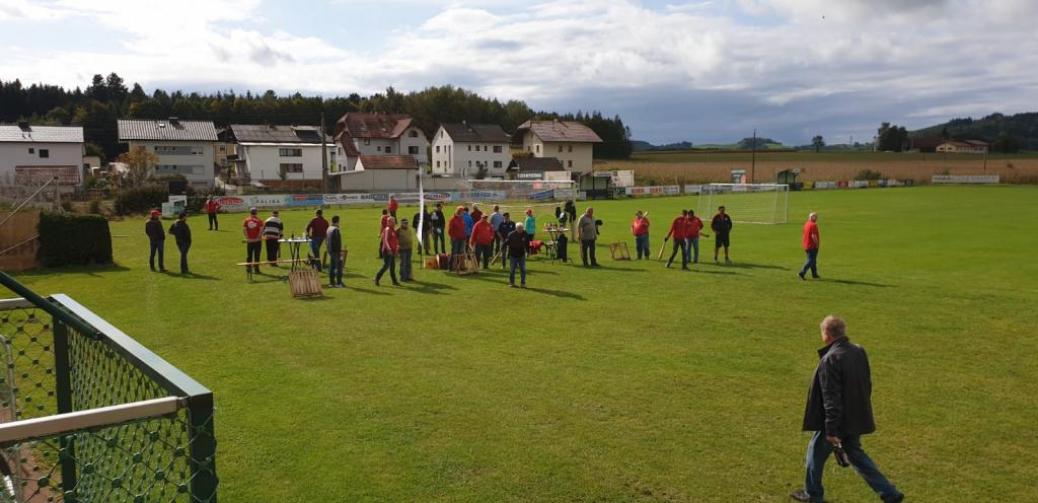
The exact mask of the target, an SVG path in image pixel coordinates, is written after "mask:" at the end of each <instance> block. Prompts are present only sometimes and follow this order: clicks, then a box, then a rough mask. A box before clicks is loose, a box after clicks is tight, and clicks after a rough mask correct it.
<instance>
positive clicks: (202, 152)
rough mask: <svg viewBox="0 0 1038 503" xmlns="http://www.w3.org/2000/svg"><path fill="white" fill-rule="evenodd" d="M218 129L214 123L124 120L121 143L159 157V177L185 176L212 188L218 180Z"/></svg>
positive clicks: (157, 172) (120, 132) (120, 123)
mask: <svg viewBox="0 0 1038 503" xmlns="http://www.w3.org/2000/svg"><path fill="white" fill-rule="evenodd" d="M216 141H217V138H216V127H215V126H214V125H213V123H212V122H210V121H182V120H179V119H177V118H176V117H170V118H169V120H120V121H119V142H120V143H126V144H128V145H129V148H130V149H133V148H136V147H144V148H146V149H148V150H150V151H152V152H154V153H155V155H157V156H158V158H159V161H158V163H157V164H156V165H155V172H154V174H155V175H156V176H169V175H184V178H186V179H187V181H188V182H189V183H190V184H191V185H193V186H199V187H212V186H213V184H214V180H213V179H214V178H215V176H216V175H215V169H214V163H215V157H214V145H215V143H216Z"/></svg>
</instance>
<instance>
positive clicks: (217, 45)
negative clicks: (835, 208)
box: [0, 0, 1038, 144]
mask: <svg viewBox="0 0 1038 503" xmlns="http://www.w3.org/2000/svg"><path fill="white" fill-rule="evenodd" d="M1036 19H1038V0H988V1H983V0H706V1H700V2H689V3H680V2H666V1H642V2H639V1H634V0H599V1H580V0H547V1H543V2H538V1H537V0H528V1H525V2H521V1H513V0H482V1H478V2H477V1H469V0H453V1H451V0H442V1H441V0H379V1H371V0H295V1H283V2H281V1H279V2H275V1H261V0H176V1H171V0H166V1H161V2H153V1H147V0H50V1H31V0H0V49H2V56H0V79H2V80H13V79H14V78H20V79H21V80H22V82H24V83H31V82H46V83H51V84H60V85H63V86H70V87H74V86H83V87H85V86H86V85H88V84H89V81H90V78H91V77H92V76H93V74H95V73H104V74H107V73H109V72H112V71H114V72H116V73H118V74H119V75H120V76H122V77H123V78H124V79H126V81H127V82H128V83H130V82H139V83H141V85H143V86H144V87H145V89H146V90H148V91H149V92H150V91H151V90H153V89H154V88H155V87H162V88H165V89H167V90H173V89H182V90H185V91H195V90H198V91H211V90H217V89H234V90H236V91H242V92H244V91H245V90H252V91H260V92H262V91H264V90H266V89H274V90H275V91H277V92H279V93H292V92H296V91H299V92H302V93H304V94H310V93H319V94H324V95H346V94H349V93H351V92H357V93H360V94H369V93H371V92H376V91H381V90H383V89H385V88H386V87H387V86H394V87H395V88H396V89H398V90H404V91H408V90H418V89H422V88H423V87H426V86H430V85H440V84H454V85H458V86H462V87H465V88H468V89H472V90H474V91H476V92H479V93H480V94H483V95H486V96H493V97H497V98H499V99H502V100H506V99H513V98H515V99H522V100H525V101H526V102H527V103H529V104H530V105H531V106H532V107H534V108H535V109H545V110H556V111H560V112H566V111H577V110H590V109H595V110H601V111H602V112H603V113H605V114H607V115H613V114H620V115H621V116H622V117H623V119H624V121H625V122H626V123H627V124H628V125H629V126H630V128H631V130H632V133H633V137H634V138H635V139H644V140H648V141H652V142H654V143H662V142H674V141H682V140H689V141H692V142H694V143H711V142H730V141H733V140H736V139H738V138H742V137H744V136H749V135H750V133H751V132H752V130H753V128H757V129H758V131H759V134H760V135H762V136H768V137H772V138H775V139H778V140H781V141H784V142H786V143H789V144H802V143H807V142H809V140H810V138H811V137H812V136H813V135H815V134H822V135H824V136H825V137H826V139H827V140H828V141H829V142H830V143H836V142H844V141H847V140H848V139H849V138H850V137H852V136H853V138H854V139H855V140H859V141H868V140H870V139H871V137H872V135H873V134H874V133H875V129H876V127H877V126H878V124H879V122H881V121H884V120H886V121H892V122H895V123H898V124H903V125H906V126H908V127H909V128H910V129H911V128H916V127H922V126H927V125H931V124H934V123H937V122H942V121H944V120H947V119H950V118H953V117H963V116H974V117H980V116H983V115H987V114H989V113H992V112H996V111H998V112H1003V113H1016V112H1023V111H1033V110H1038V71H1036V68H1038V36H1036V34H1035V28H1034V27H1035V22H1036Z"/></svg>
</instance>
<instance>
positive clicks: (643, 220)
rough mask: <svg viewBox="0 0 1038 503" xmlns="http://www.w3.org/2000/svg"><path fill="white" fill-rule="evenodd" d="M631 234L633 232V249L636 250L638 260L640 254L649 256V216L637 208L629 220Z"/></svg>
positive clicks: (640, 256)
mask: <svg viewBox="0 0 1038 503" xmlns="http://www.w3.org/2000/svg"><path fill="white" fill-rule="evenodd" d="M631 234H634V249H635V250H637V252H638V260H641V259H642V256H644V257H645V258H649V217H648V216H647V215H643V214H642V210H638V211H637V212H635V214H634V221H632V222H631Z"/></svg>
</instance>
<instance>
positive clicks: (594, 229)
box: [577, 208, 598, 267]
mask: <svg viewBox="0 0 1038 503" xmlns="http://www.w3.org/2000/svg"><path fill="white" fill-rule="evenodd" d="M594 215H595V209H594V208H588V209H587V210H586V211H584V215H583V216H581V217H580V221H579V222H577V231H578V233H579V234H580V259H581V260H582V261H583V262H584V267H598V260H596V259H595V240H597V239H598V226H596V225H595V217H594ZM589 256H590V259H591V260H590V262H589V261H588V258H589Z"/></svg>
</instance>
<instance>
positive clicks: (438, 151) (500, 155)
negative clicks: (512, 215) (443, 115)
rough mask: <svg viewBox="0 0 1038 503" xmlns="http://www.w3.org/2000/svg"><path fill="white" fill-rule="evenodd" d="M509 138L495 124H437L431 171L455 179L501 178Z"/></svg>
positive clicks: (510, 157)
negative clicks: (454, 177) (438, 125)
mask: <svg viewBox="0 0 1038 503" xmlns="http://www.w3.org/2000/svg"><path fill="white" fill-rule="evenodd" d="M510 143H511V137H510V136H509V135H508V133H505V130H504V129H501V126H499V125H497V124H468V123H466V122H459V123H445V124H441V125H440V127H439V129H437V130H436V134H435V135H433V141H432V163H431V166H430V167H431V168H432V173H433V174H434V175H449V176H456V177H459V178H504V177H505V171H506V170H507V169H508V163H509V162H510V161H511V160H512V155H511V152H510V150H509V144H510Z"/></svg>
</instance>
